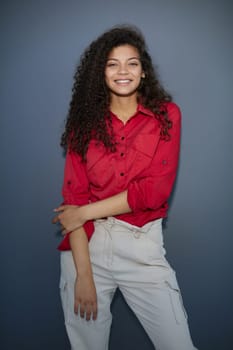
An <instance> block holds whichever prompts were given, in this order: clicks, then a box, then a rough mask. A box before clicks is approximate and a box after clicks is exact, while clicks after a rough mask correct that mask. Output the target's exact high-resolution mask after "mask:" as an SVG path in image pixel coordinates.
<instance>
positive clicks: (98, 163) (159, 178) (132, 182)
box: [58, 102, 181, 250]
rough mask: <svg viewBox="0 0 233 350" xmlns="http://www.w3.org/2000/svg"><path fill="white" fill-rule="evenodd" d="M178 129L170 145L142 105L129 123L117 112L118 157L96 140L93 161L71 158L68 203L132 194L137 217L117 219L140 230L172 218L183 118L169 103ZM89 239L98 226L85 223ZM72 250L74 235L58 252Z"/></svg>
mask: <svg viewBox="0 0 233 350" xmlns="http://www.w3.org/2000/svg"><path fill="white" fill-rule="evenodd" d="M167 111H168V115H169V119H170V120H172V123H173V125H172V128H171V129H170V130H169V133H170V135H171V139H170V140H169V141H165V140H162V139H161V138H160V126H159V122H158V120H157V119H156V118H155V116H154V114H153V113H152V112H151V111H150V110H148V109H146V108H145V107H144V106H142V105H140V104H139V105H138V108H137V112H136V113H135V115H134V116H132V117H131V118H130V119H129V120H128V121H127V123H126V124H124V123H123V122H122V121H121V120H120V119H119V118H117V116H116V115H114V114H113V113H111V117H112V126H113V130H114V135H115V137H116V141H117V150H116V152H114V153H112V152H110V151H108V150H106V148H105V147H104V145H103V144H98V145H97V144H96V141H95V140H91V142H90V144H89V148H88V151H87V161H86V162H85V163H84V162H82V161H81V157H80V156H79V155H78V154H77V153H74V152H68V153H67V155H66V162H65V172H64V184H63V189H62V194H63V198H64V203H65V204H74V205H79V206H80V205H84V204H88V203H90V202H96V201H99V200H101V199H104V198H108V197H111V196H113V195H115V194H117V193H120V192H122V191H125V190H127V193H128V195H127V200H128V204H129V207H130V208H131V209H132V212H131V213H126V214H121V215H117V216H115V217H116V218H117V219H120V220H123V221H126V222H128V223H130V224H133V225H136V226H139V227H141V226H143V225H145V224H146V223H148V222H149V221H152V220H155V219H158V218H164V217H166V216H167V210H168V198H169V196H170V194H171V191H172V186H173V183H174V180H175V177H176V171H177V165H178V158H179V149H180V128H181V113H180V109H179V107H178V106H177V105H176V104H175V103H172V102H169V103H167ZM84 229H85V231H86V234H87V237H88V239H90V238H91V236H92V234H93V233H94V225H93V222H92V221H88V222H86V223H85V224H84ZM58 249H59V250H67V249H70V245H69V235H66V236H65V238H64V239H63V241H62V242H61V244H60V245H59V247H58Z"/></svg>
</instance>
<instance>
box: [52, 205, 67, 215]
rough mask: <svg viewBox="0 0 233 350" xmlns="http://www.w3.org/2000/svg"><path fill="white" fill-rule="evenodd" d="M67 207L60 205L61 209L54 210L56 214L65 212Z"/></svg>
mask: <svg viewBox="0 0 233 350" xmlns="http://www.w3.org/2000/svg"><path fill="white" fill-rule="evenodd" d="M66 207H67V205H60V207H58V208H55V209H53V211H54V212H55V213H58V212H59V211H63V210H65V209H66Z"/></svg>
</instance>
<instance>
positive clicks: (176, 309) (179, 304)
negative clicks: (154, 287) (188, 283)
mask: <svg viewBox="0 0 233 350" xmlns="http://www.w3.org/2000/svg"><path fill="white" fill-rule="evenodd" d="M165 283H166V285H167V287H168V293H169V298H170V303H171V307H172V310H173V314H174V317H175V320H176V322H177V323H183V322H184V321H185V322H186V321H187V318H188V317H187V313H186V310H185V307H184V304H183V299H182V295H181V291H180V288H179V286H178V283H177V280H176V277H175V275H173V276H171V278H168V279H167V280H166V281H165Z"/></svg>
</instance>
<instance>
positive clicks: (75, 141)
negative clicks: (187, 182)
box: [61, 25, 172, 160]
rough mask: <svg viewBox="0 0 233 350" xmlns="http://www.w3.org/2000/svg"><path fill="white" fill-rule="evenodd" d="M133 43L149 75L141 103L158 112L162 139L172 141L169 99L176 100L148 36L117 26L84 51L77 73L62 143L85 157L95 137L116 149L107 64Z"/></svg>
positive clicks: (134, 28)
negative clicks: (160, 76) (157, 68)
mask: <svg viewBox="0 0 233 350" xmlns="http://www.w3.org/2000/svg"><path fill="white" fill-rule="evenodd" d="M126 44H128V45H131V46H133V47H135V48H136V49H137V50H138V52H139V57H140V61H141V64H142V69H143V71H144V73H145V78H143V79H142V81H141V83H140V86H139V88H138V96H139V99H140V103H142V104H143V105H144V106H145V107H146V108H149V109H150V110H151V111H153V112H154V114H155V118H157V119H158V120H159V122H160V126H161V138H163V139H165V140H169V138H170V135H169V129H170V128H171V127H172V122H171V121H170V120H169V117H168V114H167V110H166V106H165V102H169V101H171V100H172V97H171V95H170V94H168V93H167V92H166V91H165V90H164V88H163V87H162V85H161V83H160V82H159V79H158V75H157V74H156V72H155V69H154V67H153V64H152V60H151V57H150V55H149V53H148V50H147V47H146V43H145V40H144V37H143V35H142V33H141V32H140V30H139V29H138V28H137V27H133V26H126V25H123V26H117V27H113V28H112V29H110V30H109V31H107V32H105V33H104V34H102V35H101V36H100V37H98V38H97V39H96V40H95V41H93V42H92V43H91V44H90V46H89V47H88V48H87V49H86V50H85V51H84V53H83V55H82V56H81V58H80V63H79V65H78V67H77V69H76V72H75V74H74V85H73V88H72V98H71V102H70V107H69V112H68V116H67V120H66V125H65V131H64V133H63V135H62V138H61V146H63V147H64V148H65V149H67V148H69V149H70V150H72V151H74V152H77V153H78V154H80V155H81V157H82V159H83V160H85V157H86V152H87V149H88V145H89V142H90V140H91V139H93V138H95V139H96V140H97V142H102V143H103V144H104V145H105V147H106V148H107V149H109V150H110V151H112V152H114V151H115V150H116V142H115V137H114V133H113V128H112V123H111V117H110V113H109V104H110V93H109V90H108V88H107V85H106V83H105V67H106V62H107V58H108V56H109V53H110V52H111V50H112V49H113V48H115V47H118V46H121V45H126Z"/></svg>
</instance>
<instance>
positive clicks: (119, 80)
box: [115, 79, 131, 84]
mask: <svg viewBox="0 0 233 350" xmlns="http://www.w3.org/2000/svg"><path fill="white" fill-rule="evenodd" d="M130 82H131V80H130V79H117V80H115V83H117V84H128V83H130Z"/></svg>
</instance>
